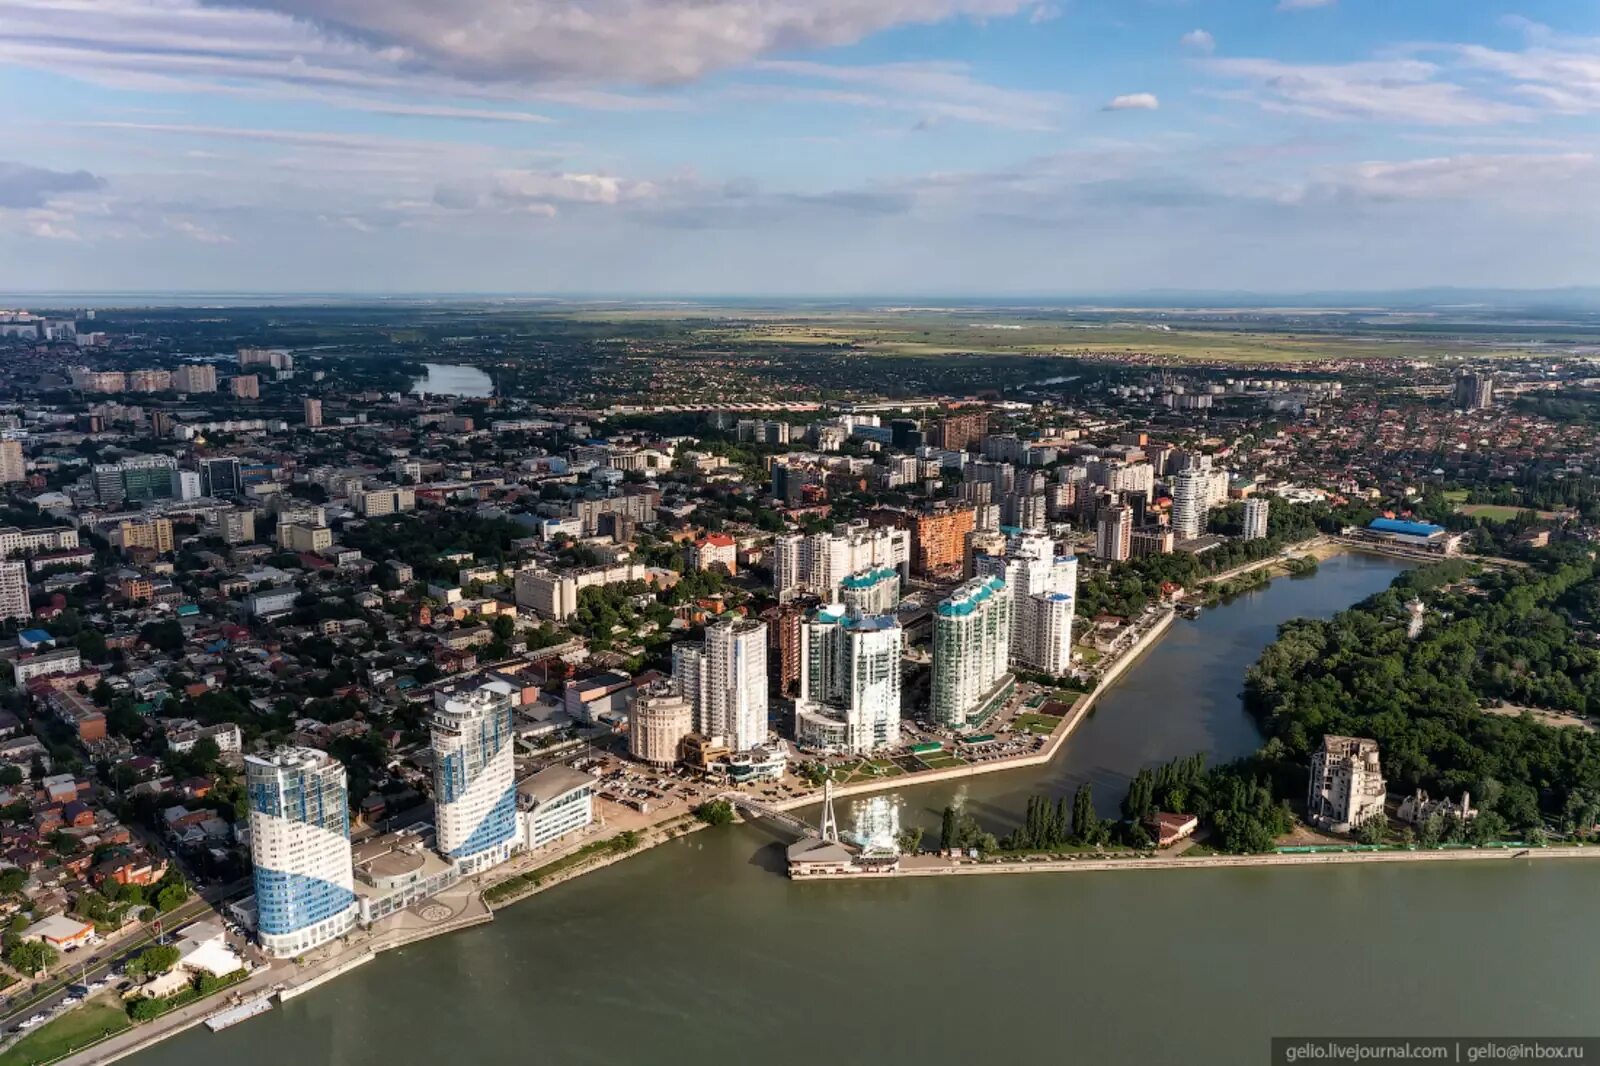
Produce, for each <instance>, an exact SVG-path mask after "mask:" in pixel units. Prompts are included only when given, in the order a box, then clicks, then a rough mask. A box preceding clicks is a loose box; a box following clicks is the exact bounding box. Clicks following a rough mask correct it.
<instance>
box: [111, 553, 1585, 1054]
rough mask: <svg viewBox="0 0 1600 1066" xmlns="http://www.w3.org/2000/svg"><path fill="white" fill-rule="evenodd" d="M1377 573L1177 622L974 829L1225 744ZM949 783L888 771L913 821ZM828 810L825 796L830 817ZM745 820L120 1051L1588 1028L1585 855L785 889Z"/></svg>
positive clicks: (1038, 1047) (1111, 787)
mask: <svg viewBox="0 0 1600 1066" xmlns="http://www.w3.org/2000/svg"><path fill="white" fill-rule="evenodd" d="M1399 569H1400V565H1399V564H1397V563H1394V562H1391V561H1388V560H1384V559H1376V558H1369V557H1362V556H1345V557H1341V558H1337V559H1333V560H1330V561H1328V562H1326V563H1324V564H1323V566H1322V568H1321V569H1320V570H1319V571H1318V572H1317V574H1315V575H1314V576H1310V577H1305V578H1299V579H1293V580H1289V579H1285V580H1280V581H1277V582H1275V583H1273V584H1272V585H1271V586H1270V587H1269V588H1266V589H1262V590H1259V591H1256V592H1252V593H1249V594H1247V595H1245V596H1243V597H1241V598H1239V599H1237V600H1235V601H1233V602H1232V603H1230V604H1228V605H1226V606H1223V607H1219V608H1217V609H1215V610H1210V611H1207V612H1205V614H1204V615H1203V616H1202V618H1200V619H1199V620H1198V621H1195V622H1179V623H1178V624H1176V625H1175V626H1174V628H1173V629H1172V631H1171V632H1170V634H1169V635H1168V636H1167V637H1166V639H1165V640H1164V641H1163V642H1162V643H1161V644H1159V645H1158V646H1157V647H1156V648H1155V649H1153V650H1152V651H1151V652H1150V653H1149V654H1148V655H1147V656H1146V657H1145V658H1144V659H1143V660H1142V661H1141V662H1140V663H1138V664H1136V666H1135V667H1134V668H1133V669H1132V671H1131V672H1130V673H1129V674H1128V676H1127V677H1126V679H1125V680H1124V681H1123V683H1122V684H1120V685H1118V686H1117V687H1116V688H1115V689H1114V690H1113V691H1111V692H1109V693H1107V695H1106V698H1105V699H1104V700H1102V701H1101V703H1100V705H1099V707H1098V709H1097V710H1096V712H1095V714H1094V717H1093V718H1092V719H1091V720H1089V721H1087V722H1085V723H1084V725H1083V726H1082V727H1081V729H1080V731H1079V732H1078V733H1077V734H1076V735H1075V736H1074V737H1073V738H1072V740H1071V741H1070V742H1069V743H1068V746H1067V750H1066V752H1065V753H1064V754H1063V755H1062V757H1061V758H1060V759H1058V760H1057V761H1056V763H1055V764H1054V765H1052V766H1050V767H1047V768H1037V769H1035V770H1032V771H1019V772H1018V773H1016V774H1015V775H994V776H991V777H987V778H978V779H975V780H974V781H973V782H971V783H970V784H969V785H968V786H967V798H968V802H969V803H971V804H972V805H973V808H972V809H973V810H974V811H975V812H976V813H978V814H979V815H980V816H981V817H982V818H983V819H984V820H985V821H986V822H988V823H990V824H991V825H993V826H994V827H995V828H996V829H997V830H1000V829H1004V828H1005V825H1006V823H1007V821H1008V819H1009V812H1011V811H1012V810H1014V809H1016V808H1018V807H1020V806H1021V804H1022V803H1023V802H1024V801H1025V799H1026V796H1027V795H1028V794H1029V793H1030V792H1033V791H1042V790H1048V791H1051V792H1061V791H1064V790H1070V789H1072V788H1074V787H1076V785H1077V783H1078V782H1080V781H1083V780H1089V781H1092V782H1094V785H1095V788H1096V792H1097V794H1098V795H1099V798H1100V800H1101V806H1102V807H1103V808H1104V809H1106V810H1107V811H1109V810H1110V809H1111V808H1112V807H1114V806H1115V803H1116V801H1117V800H1118V799H1120V796H1121V793H1122V791H1123V788H1124V785H1125V782H1126V779H1127V777H1128V776H1129V775H1130V774H1131V773H1132V772H1133V771H1134V770H1136V769H1137V768H1138V767H1140V766H1142V765H1146V764H1151V763H1156V762H1160V761H1163V760H1165V759H1167V758H1170V757H1172V756H1174V755H1179V754H1187V753H1189V752H1192V751H1195V750H1197V749H1202V748H1203V749H1206V750H1209V751H1211V752H1213V753H1214V754H1215V756H1216V757H1217V758H1218V759H1225V758H1228V757H1231V756H1234V755H1237V754H1240V753H1242V752H1245V751H1247V750H1249V749H1250V748H1252V747H1253V746H1254V744H1255V742H1256V736H1255V731H1254V728H1253V726H1252V724H1251V723H1250V721H1249V720H1248V719H1247V718H1246V717H1245V715H1244V713H1243V711H1242V710H1241V709H1240V706H1239V700H1238V692H1239V689H1240V685H1241V679H1242V677H1243V673H1244V670H1245V667H1246V666H1248V665H1249V664H1250V662H1252V661H1253V660H1254V659H1255V657H1256V656H1257V654H1258V653H1259V652H1260V649H1261V647H1262V646H1263V645H1264V644H1266V643H1267V642H1268V641H1270V640H1271V639H1272V636H1273V633H1274V630H1275V629H1276V627H1277V625H1278V624H1279V623H1280V622H1282V621H1284V620H1286V619H1289V618H1292V617H1295V616H1300V615H1316V616H1326V615H1328V614H1331V613H1333V612H1334V611H1336V610H1338V609H1340V608H1342V607H1345V606H1347V605H1349V604H1351V603H1354V602H1356V601H1357V600H1360V599H1362V598H1364V597H1365V596H1367V595H1369V594H1371V593H1372V592H1375V591H1377V590H1379V589H1381V588H1383V587H1384V586H1385V585H1387V583H1388V582H1389V580H1390V579H1391V578H1392V577H1393V576H1394V575H1395V573H1397V572H1398V570H1399ZM950 795H952V790H951V789H949V788H940V787H933V786H928V787H924V788H921V789H914V790H913V789H908V790H906V793H905V795H904V796H902V797H901V800H902V804H903V811H904V817H905V818H906V819H907V820H908V821H909V820H914V821H916V822H918V823H920V824H927V825H930V826H933V825H936V823H937V818H938V815H937V812H938V810H939V809H940V808H941V807H942V806H943V804H944V803H945V802H946V801H947V799H948V798H949V796H950ZM840 815H841V821H846V822H847V821H848V812H845V811H841V812H840ZM781 855H782V845H781V844H780V843H779V842H777V841H776V840H775V839H774V838H773V837H772V836H771V835H770V834H768V833H767V832H764V831H763V830H761V829H760V828H757V827H752V826H740V827H734V828H729V829H726V830H715V831H706V832H701V833H696V834H693V835H692V836H690V837H687V838H685V839H684V840H681V841H677V842H674V843H672V844H669V845H666V846H663V847H661V848H657V849H655V850H653V851H650V852H647V853H645V854H643V855H640V856H637V857H635V858H632V859H629V860H627V861H625V862H622V863H618V864H617V865H615V866H612V867H609V868H608V869H605V870H602V871H599V872H597V873H594V874H590V875H588V876H585V877H582V878H579V879H577V880H576V881H572V882H569V883H567V884H565V885H562V886H559V887H557V888H555V889H552V890H550V891H548V892H545V893H542V894H540V895H538V896H535V897H533V898H532V899H530V900H527V901H525V902H523V903H519V904H517V905H515V906H513V907H511V908H509V909H508V910H505V911H502V912H500V914H499V916H498V917H497V919H496V920H495V921H494V923H493V924H491V925H488V926H484V927H480V928H477V929H473V930H469V931H466V932H463V933H458V934H454V935H450V936H445V937H441V938H439V939H436V940H432V941H428V942H425V943H422V944H418V945H415V946H413V947H410V948H407V949H405V950H402V951H398V952H393V953H390V954H386V955H382V956H380V957H379V958H378V959H377V960H376V961H374V962H372V963H370V964H369V965H367V966H364V967H362V968H361V969H359V970H357V971H355V972H354V973H352V974H349V975H347V976H345V977H341V978H339V979H337V980H335V981H333V982H331V983H329V984H327V985H325V986H323V987H322V988H319V989H317V990H316V991H314V992H312V993H309V994H307V995H305V996H303V997H301V998H299V999H296V1000H294V1001H292V1002H291V1003H290V1004H288V1005H287V1006H284V1007H279V1008H277V1009H274V1010H273V1011H272V1012H270V1013H269V1014H267V1015H265V1016H264V1017H262V1018H259V1019H255V1020H252V1021H249V1022H246V1023H244V1024H242V1025H239V1026H237V1027H235V1028H233V1029H230V1030H228V1031H226V1032H223V1033H220V1034H211V1033H209V1032H207V1031H206V1030H204V1029H199V1030H194V1031H191V1032H189V1033H186V1034H184V1035H182V1036H179V1037H177V1038H175V1039H173V1040H171V1041H168V1042H167V1043H165V1044H162V1045H160V1046H158V1047H156V1048H155V1049H153V1050H151V1051H149V1052H146V1053H145V1054H143V1055H141V1056H139V1057H137V1058H136V1059H135V1060H133V1061H134V1062H135V1063H137V1064H138V1066H158V1064H172V1066H179V1064H181V1066H192V1064H194V1063H197V1062H207V1063H213V1062H215V1063H226V1064H228V1066H281V1064H283V1063H293V1064H298V1066H310V1064H313V1063H317V1064H321V1063H330V1064H339V1066H396V1064H404V1063H425V1064H428V1066H455V1064H458V1063H459V1064H468V1063H471V1064H476V1063H549V1064H560V1066H565V1064H569V1063H573V1064H596V1066H601V1064H617V1063H626V1064H633V1063H638V1064H648V1066H654V1064H663V1066H679V1064H691V1063H696V1064H698V1063H747V1062H748V1063H755V1064H779V1066H789V1064H794V1066H816V1064H817V1063H824V1062H838V1063H852V1064H853V1063H871V1064H874V1066H900V1064H908V1066H909V1064H917V1066H944V1064H951V1066H954V1064H962V1066H965V1064H969V1063H983V1064H987V1063H1008V1064H1009V1063H1056V1062H1061V1063H1083V1064H1095V1066H1097V1064H1102V1063H1117V1064H1120V1063H1129V1064H1139V1066H1142V1064H1147V1063H1148V1064H1164V1063H1174V1064H1182V1066H1194V1064H1218V1066H1234V1064H1253V1063H1263V1064H1264V1063H1266V1062H1267V1061H1268V1039H1269V1038H1270V1037H1272V1036H1305V1035H1329V1034H1343V1035H1390V1036H1403V1035H1479V1036H1495V1035H1513V1036H1529V1035H1591V1034H1600V995H1597V993H1600V981H1597V978H1600V923H1596V922H1594V921H1593V920H1591V913H1590V912H1591V909H1592V908H1593V906H1594V902H1593V901H1594V899H1595V897H1596V894H1597V891H1600V876H1597V873H1600V871H1597V870H1596V867H1594V866H1593V865H1592V864H1590V863H1570V864H1567V863H1562V862H1556V861H1547V862H1527V861H1525V860H1524V861H1522V862H1517V861H1514V860H1510V859H1508V860H1507V861H1505V862H1504V863H1460V864H1456V863H1448V864H1446V863H1437V864H1435V863H1419V864H1416V865H1412V866H1405V865H1386V866H1381V867H1379V866H1373V867H1359V866H1341V867H1333V868H1327V869H1315V868H1294V869H1275V870H1263V869H1255V870H1188V871H1124V872H1116V871H1112V872H1103V873H1082V874H1040V875H1033V876H1022V877H1018V876H1012V877H1004V876H1000V877H962V878H954V877H952V878H932V879H917V880H908V881H894V882H879V883H867V882H849V883H840V884H831V885H830V884H792V883H790V882H789V881H788V880H786V879H785V878H783V877H782V876H780V874H779V873H778V870H779V869H780V865H781V864H780V858H781Z"/></svg>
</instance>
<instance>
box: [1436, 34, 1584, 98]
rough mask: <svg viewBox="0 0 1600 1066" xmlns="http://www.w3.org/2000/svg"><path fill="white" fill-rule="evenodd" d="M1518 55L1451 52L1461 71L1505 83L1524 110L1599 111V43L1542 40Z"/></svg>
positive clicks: (1464, 48) (1473, 48)
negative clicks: (1462, 65) (1462, 66)
mask: <svg viewBox="0 0 1600 1066" xmlns="http://www.w3.org/2000/svg"><path fill="white" fill-rule="evenodd" d="M1536 39H1537V40H1539V41H1541V42H1543V43H1541V44H1538V45H1535V46H1534V47H1531V48H1528V49H1526V50H1525V51H1521V52H1503V51H1499V50H1497V49H1493V48H1485V47H1483V46H1480V45H1460V46H1457V47H1456V48H1454V49H1453V51H1454V52H1455V54H1456V55H1457V56H1459V57H1460V59H1461V61H1462V62H1464V63H1465V64H1466V65H1467V66H1469V67H1471V68H1473V69H1474V70H1477V71H1484V72H1488V73H1490V74H1496V75H1499V76H1501V77H1503V78H1506V79H1509V80H1510V81H1511V82H1512V83H1513V85H1512V89H1513V91H1514V92H1516V93H1518V94H1519V95H1520V96H1521V97H1522V98H1523V99H1524V100H1527V101H1528V102H1529V103H1530V105H1532V106H1535V107H1540V108H1542V109H1545V110H1550V111H1555V112H1558V113H1561V114H1569V115H1577V114H1584V113H1586V112H1592V111H1600V40H1595V39H1587V40H1586V39H1564V38H1555V37H1550V36H1548V35H1540V36H1538V37H1537V38H1536Z"/></svg>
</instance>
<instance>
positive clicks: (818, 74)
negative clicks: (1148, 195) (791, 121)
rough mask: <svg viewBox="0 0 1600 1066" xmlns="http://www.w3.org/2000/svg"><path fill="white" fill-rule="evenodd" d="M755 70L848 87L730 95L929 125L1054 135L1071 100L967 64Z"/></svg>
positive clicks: (754, 87)
mask: <svg viewBox="0 0 1600 1066" xmlns="http://www.w3.org/2000/svg"><path fill="white" fill-rule="evenodd" d="M751 69H752V71H753V72H754V73H757V74H767V75H778V76H781V77H784V78H785V79H801V80H803V81H808V82H827V83H831V84H833V85H837V86H843V87H844V88H843V89H835V88H824V87H818V86H815V85H797V84H790V83H785V84H751V83H742V84H740V85H737V86H735V87H734V88H733V89H732V90H730V91H731V92H732V94H733V95H735V96H738V97H741V98H757V99H774V98H775V99H783V100H811V101H815V102H818V103H833V104H845V105H850V106H856V107H867V108H880V109H884V110H894V111H910V112H913V113H915V114H917V115H919V116H921V118H922V120H923V121H925V122H928V124H929V125H932V124H934V123H935V122H937V121H938V120H951V121H957V122H971V123H976V124H979V125H985V126H995V127H999V128H1003V129H1020V130H1048V129H1053V128H1054V127H1055V123H1056V119H1057V117H1058V116H1059V114H1060V112H1061V110H1062V108H1063V107H1064V106H1065V104H1066V97H1064V96H1062V95H1060V94H1058V93H1051V92H1034V91H1028V90H1023V89H1002V88H999V87H997V86H993V85H989V84H986V83H984V82H981V81H979V80H977V79H976V78H974V77H973V76H972V74H971V73H970V71H969V69H968V68H967V66H966V65H965V64H962V63H933V62H927V63H882V64H877V65H873V66H836V65H832V64H828V63H817V62H813V61H809V60H797V59H787V60H764V61H762V62H759V63H756V64H754V65H753V67H752V68H751ZM930 120H931V121H930Z"/></svg>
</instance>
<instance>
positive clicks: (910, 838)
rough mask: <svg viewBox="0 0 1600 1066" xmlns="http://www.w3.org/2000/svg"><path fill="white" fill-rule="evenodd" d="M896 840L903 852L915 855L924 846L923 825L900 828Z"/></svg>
mask: <svg viewBox="0 0 1600 1066" xmlns="http://www.w3.org/2000/svg"><path fill="white" fill-rule="evenodd" d="M894 842H895V845H896V846H897V847H899V849H900V850H901V851H902V852H905V853H908V854H912V855H915V854H916V853H917V851H918V850H920V849H921V847H922V827H921V826H920V825H915V826H912V827H911V828H910V829H902V830H900V833H899V835H897V836H896V837H895V838H894Z"/></svg>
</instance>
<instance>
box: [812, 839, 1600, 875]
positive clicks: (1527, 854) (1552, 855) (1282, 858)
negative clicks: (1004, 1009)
mask: <svg viewBox="0 0 1600 1066" xmlns="http://www.w3.org/2000/svg"><path fill="white" fill-rule="evenodd" d="M1517 859H1600V848H1575V847H1553V848H1462V849H1449V850H1418V851H1338V852H1322V853H1317V854H1296V855H1281V854H1271V855H1205V856H1200V857H1197V858H1192V859H1186V858H1183V857H1181V856H1177V857H1173V858H1164V859H1163V858H1126V859H1036V860H1032V861H1027V860H1017V861H1009V862H1004V861H1002V862H969V861H959V860H955V859H945V858H940V857H936V856H914V857H912V858H908V859H906V860H904V861H903V862H902V863H901V864H900V868H899V869H898V870H896V871H894V872H893V873H884V872H881V871H879V872H865V871H863V872H860V873H856V872H851V873H829V874H817V875H814V876H811V877H803V878H798V879H797V880H803V881H845V880H855V879H860V880H868V881H880V880H884V879H887V878H900V877H947V876H967V875H979V874H1048V873H1077V872H1083V871H1093V870H1207V869H1219V868H1227V867H1244V866H1251V867H1259V866H1340V865H1350V864H1355V863H1367V864H1371V863H1396V862H1506V861H1508V860H1517Z"/></svg>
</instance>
